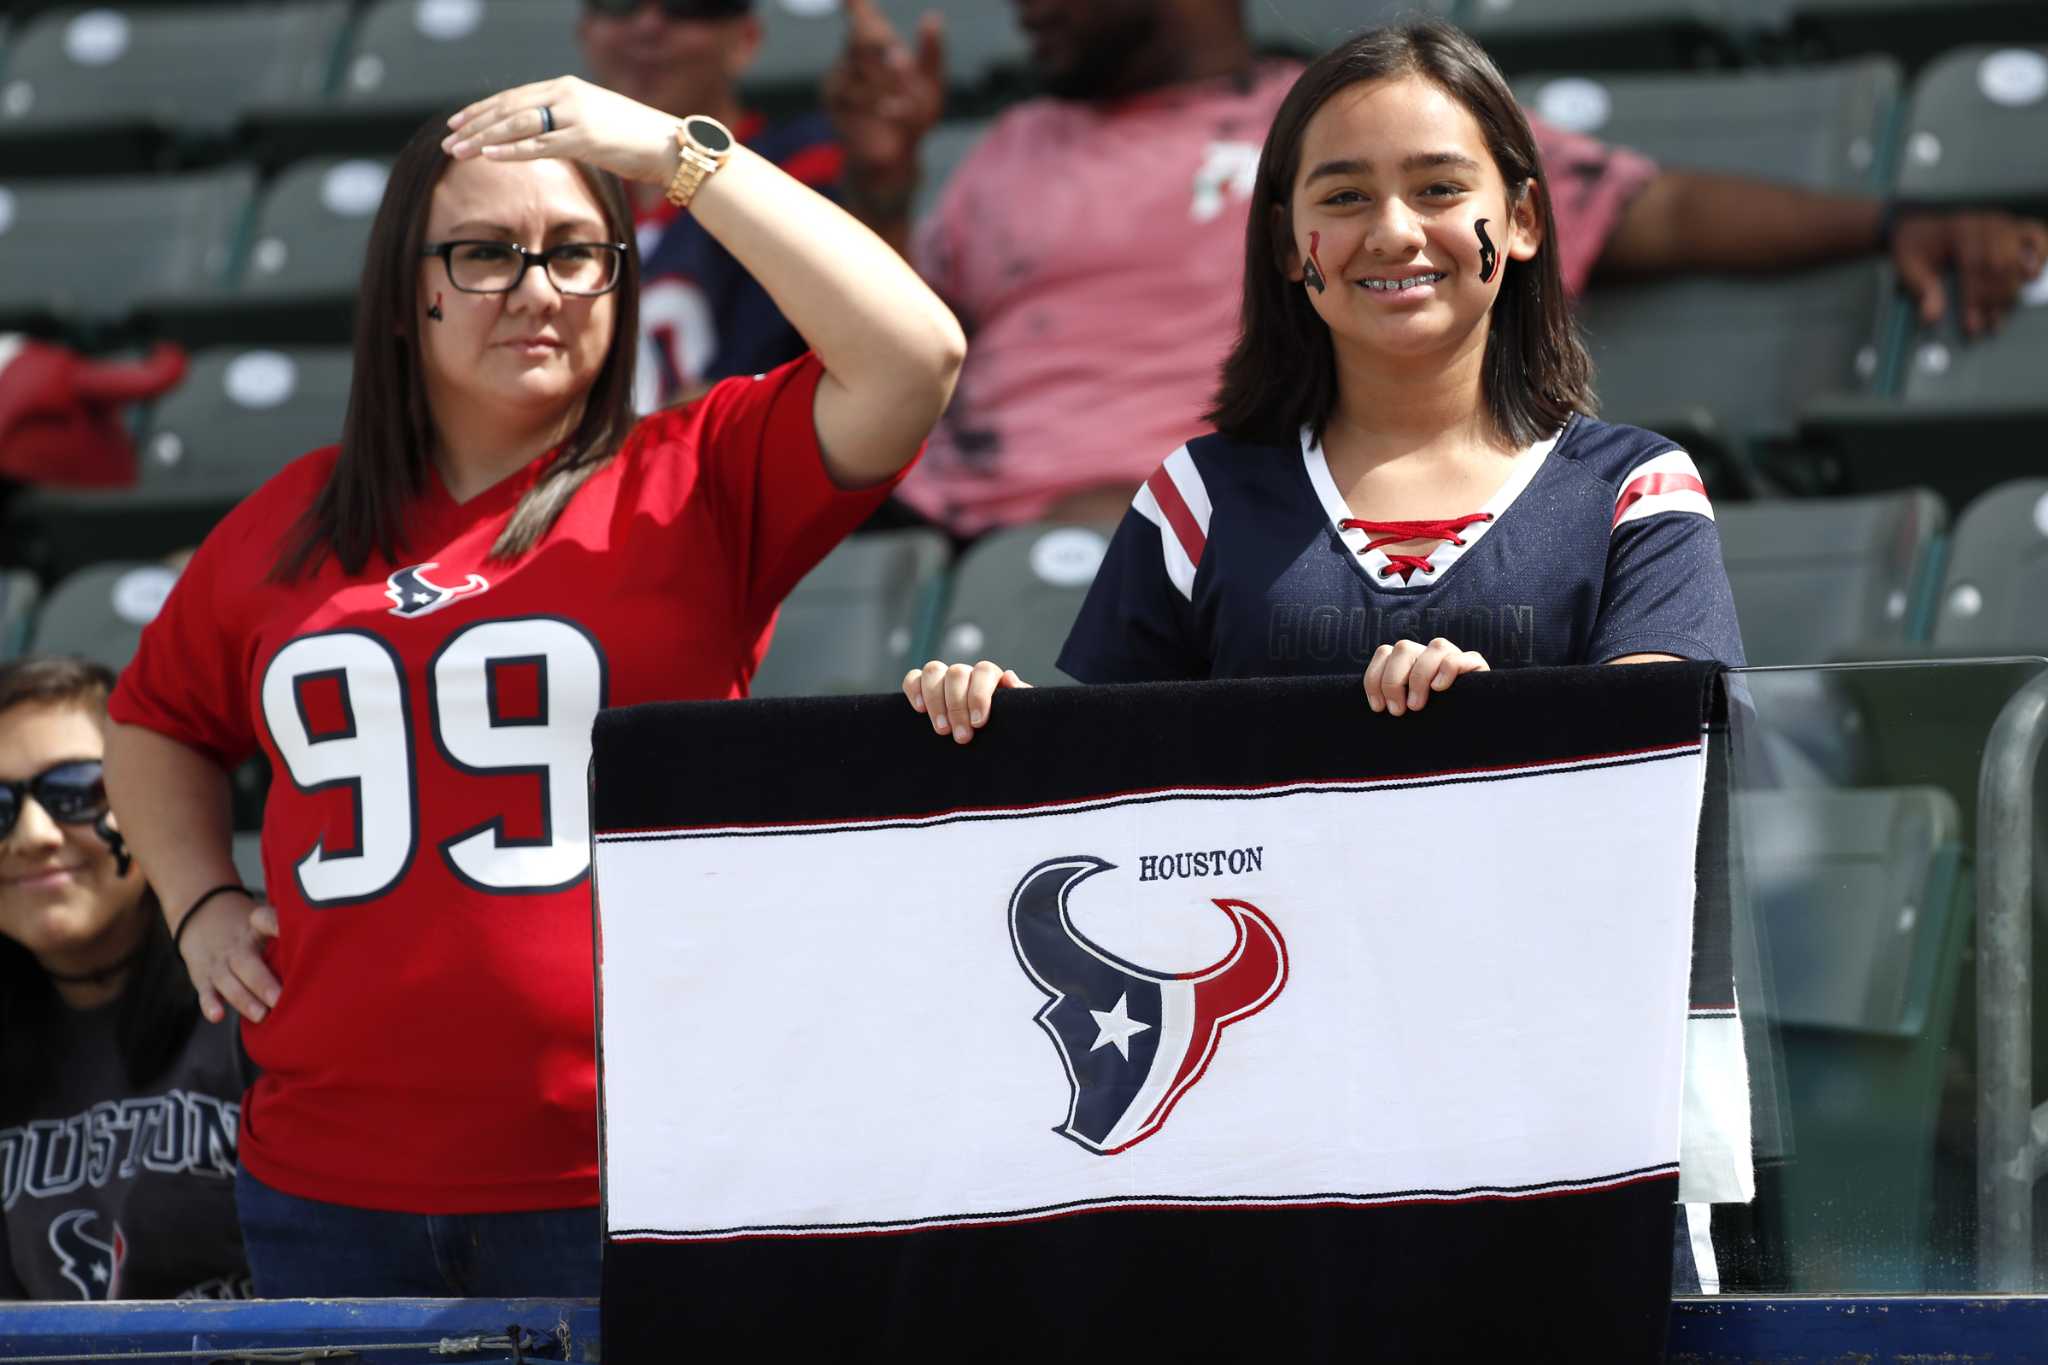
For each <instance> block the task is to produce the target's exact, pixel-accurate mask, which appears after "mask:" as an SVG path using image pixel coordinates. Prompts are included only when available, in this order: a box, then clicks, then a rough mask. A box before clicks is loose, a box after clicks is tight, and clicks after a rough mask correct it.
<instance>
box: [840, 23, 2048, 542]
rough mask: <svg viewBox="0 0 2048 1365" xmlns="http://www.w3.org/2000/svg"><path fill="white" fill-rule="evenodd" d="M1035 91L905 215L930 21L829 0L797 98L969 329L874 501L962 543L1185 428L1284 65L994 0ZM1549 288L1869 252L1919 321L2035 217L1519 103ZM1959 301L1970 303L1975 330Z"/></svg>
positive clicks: (858, 198)
mask: <svg viewBox="0 0 2048 1365" xmlns="http://www.w3.org/2000/svg"><path fill="white" fill-rule="evenodd" d="M1011 8H1012V9H1013V10H1014V11H1015V12H1016V15H1017V18H1018V21H1019V22H1020V24H1021V25H1022V26H1023V28H1024V30H1025V32H1026V33H1027V34H1028V35H1029V38H1030V41H1031V58H1032V63H1033V66H1034V67H1035V68H1036V70H1037V73H1038V75H1039V77H1040V80H1041V83H1042V84H1043V85H1044V87H1045V88H1046V89H1047V90H1048V91H1049V92H1050V93H1049V95H1048V96H1047V97H1043V98H1038V99H1033V100H1028V101H1026V102H1024V103H1022V104H1019V105H1016V106H1015V107H1013V108H1011V109H1010V110H1008V111H1007V112H1006V113H1004V115H1003V116H1002V117H1001V118H1000V119H999V120H997V122H996V124H995V126H994V127H993V128H992V129H991V130H990V132H989V134H988V136H987V137H986V138H984V139H983V140H982V141H981V142H980V143H979V144H978V145H977V146H976V147H975V148H974V149H973V150H972V151H971V152H970V153H969V154H968V156H967V157H966V159H965V160H964V161H963V162H962V163H961V164H960V166H959V168H958V169H957V170H956V171H955V172H954V173H953V176H952V178H951V180H950V181H949V182H948V183H947V185H946V187H945V190H944V192H943V194H942V196H941V198H940V199H939V201H938V204H937V206H936V208H935V209H934V210H933V211H932V213H931V214H930V215H929V216H928V217H927V218H926V219H925V221H923V222H922V223H920V224H918V225H917V227H916V229H915V231H914V232H913V230H912V228H911V224H910V222H909V205H910V202H911V198H912V195H913V193H914V192H915V189H916V186H917V180H918V148H919V144H920V142H921V140H922V138H923V136H924V134H925V133H926V132H927V131H928V130H929V129H930V128H931V126H932V125H933V124H934V123H935V122H936V121H937V120H938V116H939V111H940V105H941V102H942V96H943V92H944V88H945V81H944V59H943V53H942V51H941V47H940V35H939V32H938V28H937V25H936V23H935V22H934V21H933V20H932V18H930V17H929V16H928V17H927V19H926V21H925V23H924V25H923V27H922V30H921V32H920V34H919V35H918V40H917V47H916V50H915V51H914V52H913V51H912V50H911V48H910V47H909V46H908V45H906V44H905V43H903V42H902V41H901V40H900V39H899V38H898V36H897V35H896V33H895V32H894V31H893V30H892V29H891V28H890V26H889V24H888V21H887V20H885V19H884V18H882V16H881V15H880V13H879V12H878V11H877V10H876V9H875V8H874V5H873V3H872V0H848V6H847V9H848V18H849V42H848V47H847V50H846V53H845V54H844V56H843V57H842V58H841V60H840V62H839V63H838V65H837V66H835V68H834V69H833V71H832V72H831V73H830V74H829V75H828V76H827V79H826V83H825V102H826V106H827V108H828V110H829V111H830V113H831V114H832V116H833V120H834V122H835V123H836V124H837V126H838V128H839V132H840V138H841V141H842V143H843V144H844V146H845V149H846V155H847V162H846V182H845V187H846V202H847V205H848V207H849V208H851V209H852V210H853V211H854V212H855V213H857V214H859V215H860V216H861V217H862V218H863V219H865V220H866V221H867V222H868V224H869V225H870V226H871V227H873V228H874V229H875V230H876V231H878V232H879V233H881V234H882V235H883V236H884V237H886V238H888V239H889V240H890V241H892V242H893V243H895V244H896V245H897V247H898V249H899V250H904V251H905V252H906V254H908V255H909V256H910V257H911V259H912V260H913V261H914V262H915V263H916V264H917V267H918V269H919V271H920V272H921V273H922V274H923V275H924V276H925V278H926V279H927V280H928V281H930V282H931V284H932V285H933V287H934V288H936V289H937V290H938V292H939V293H940V294H941V295H942V296H943V297H944V298H945V299H946V301H947V302H948V303H949V304H950V305H952V307H953V309H954V311H955V312H956V313H957V314H958V315H959V317H960V320H961V322H962V323H963V324H964V325H965V326H966V328H967V331H968V335H969V337H970V338H971V339H972V341H971V345H970V350H969V356H968V361H967V365H966V367H965V369H964V370H963V371H962V372H961V376H960V384H959V387H958V389H957V390H956V392H955V394H954V398H953V404H952V407H951V409H950V410H949V411H948V413H947V415H946V417H945V418H944V420H943V421H942V422H941V423H940V425H939V427H938V429H937V430H936V431H935V432H934V433H933V434H932V439H931V443H930V446H929V447H928V449H927V453H926V455H925V458H924V460H923V461H922V462H921V463H920V464H919V466H918V467H917V468H916V469H915V470H913V471H912V473H911V475H910V477H909V479H907V480H906V481H905V482H904V484H903V486H902V489H901V497H902V498H903V500H904V501H905V502H907V503H908V504H909V505H910V506H911V507H912V508H913V509H914V510H915V511H916V512H917V513H919V514H920V515H922V516H924V517H926V518H929V519H930V520H932V521H935V522H938V523H939V524H941V525H943V526H945V527H947V528H948V529H949V530H951V531H952V532H953V533H954V534H956V535H960V536H971V535H977V534H980V533H981V532H983V531H986V530H990V529H992V528H995V527H999V526H1006V525H1011V524H1014V523H1016V522H1020V521H1028V520H1032V519H1034V518H1040V517H1058V518H1072V519H1076V520H1106V519H1109V518H1112V517H1114V516H1116V515H1118V514H1119V513H1120V512H1121V511H1122V509H1123V507H1124V505H1125V504H1126V503H1128V502H1129V500H1130V495H1131V490H1132V489H1133V488H1135V487H1136V486H1137V485H1138V484H1139V483H1140V482H1142V481H1143V480H1144V478H1145V477H1146V475H1148V474H1149V473H1150V472H1151V471H1152V470H1153V469H1154V468H1155V467H1157V465H1158V463H1159V461H1160V460H1161V459H1163V458H1164V457H1165V456H1166V455H1167V454H1168V453H1170V452H1171V451H1172V450H1173V449H1174V448H1175V447H1176V446H1178V445H1179V444H1180V443H1181V442H1183V441H1185V440H1187V439H1188V438H1189V437H1190V436H1193V435H1196V434H1198V433H1199V432H1201V431H1203V430H1204V429H1205V426H1204V424H1203V422H1202V420H1201V415H1200V414H1201V413H1202V412H1203V411H1204V410H1205V409H1206V408H1207V407H1208V405H1209V402H1210V400H1211V398H1212V397H1213V396H1214V390H1215V386H1216V376H1217V367H1218V365H1219V364H1220V362H1221V360H1222V358H1223V355H1224V353H1225V352H1226V351H1227V350H1228V349H1229V346H1230V343H1231V341H1232V339H1233V338H1234V336H1235V335H1236V329H1237V309H1238V302H1239V281H1240V278H1241V273H1242V270H1243V264H1244V262H1243V253H1244V211H1245V204H1246V201H1247V199H1248V197H1249V194H1250V191H1251V188H1252V184H1253V178H1254V175H1255V173H1256V171H1257V168H1258V159H1259V149H1260V146H1261V144H1262V143H1263V142H1264V140H1265V135H1266V129H1267V126H1268V125H1269V124H1270V123H1271V121H1272V116H1273V113H1274V111H1275V110H1276V109H1277V108H1278V107H1279V104H1280V101H1281V98H1282V97H1283V96H1284V95H1285V94H1286V92H1287V89H1288V87H1289V86H1290V85H1291V84H1292V83H1293V81H1294V77H1295V75H1296V74H1297V73H1298V71H1299V70H1300V68H1299V66H1298V65H1296V64H1294V63H1292V62H1284V61H1261V60H1260V59H1258V58H1257V57H1256V55H1255V54H1254V52H1253V50H1252V47H1251V44H1250V42H1249V40H1248V38H1247V36H1246V32H1245V27H1244V19H1243V12H1242V5H1241V0H1011ZM1531 124H1532V126H1533V127H1534V129H1535V132H1536V137H1537V142H1538V144H1539V149H1540V151H1541V153H1542V157H1543V164H1544V166H1545V168H1546V170H1547V172H1548V174H1549V184H1548V186H1547V187H1546V188H1547V189H1548V191H1549V193H1550V195H1551V208H1552V211H1553V213H1554V214H1555V216H1556V219H1557V226H1558V239H1559V244H1560V247H1561V253H1562V264H1563V268H1564V276H1565V287H1566V288H1567V289H1568V290H1570V291H1571V292H1573V293H1575V294H1576V293H1577V292H1579V291H1580V290H1581V289H1583V288H1584V286H1585V284H1586V281H1587V279H1588V277H1589V276H1590V275H1591V274H1592V273H1593V271H1594V268H1595V266H1596V264H1597V265H1598V267H1599V268H1600V270H1601V271H1603V272H1614V273H1624V272H1625V273H1631V274H1651V273H1660V272H1675V271H1680V270H1714V269H1722V270H1728V269H1763V268H1783V267H1786V266H1792V265H1799V264H1806V263H1811V262H1816V261H1823V260H1829V259H1834V258H1837V257H1843V256H1850V255H1855V254H1860V253H1864V252H1870V251H1874V250H1877V249H1879V247H1880V246H1881V245H1883V244H1885V242H1884V239H1885V237H1886V233H1887V230H1888V229H1889V248H1890V251H1891V254H1892V258H1893V261H1894V264H1895V265H1896V266H1897V268H1898V271H1899V276H1900V278H1901V279H1902V280H1903V281H1905V282H1906V283H1907V285H1908V287H1909V288H1911V290H1912V291H1913V293H1914V294H1915V296H1916V298H1917V300H1918V302H1919V304H1920V308H1921V312H1922V314H1923V316H1925V317H1928V318H1929V319H1930V320H1931V319H1932V318H1935V317H1938V316H1939V315H1940V312H1941V309H1942V307H1943V292H1942V291H1943V286H1942V283H1941V276H1942V274H1943V272H1944V271H1946V270H1947V269H1948V268H1949V267H1950V266H1951V265H1960V266H1962V267H1963V288H1964V293H1965V302H1966V304H1967V305H1968V307H1969V319H1970V321H1971V323H1972V325H1973V329H1974V328H1975V327H1976V326H1980V325H1988V323H1989V322H1990V321H1991V320H1993V319H1995V317H1996V316H1997V315H1998V314H2000V313H2002V312H2003V311H2004V310H2005V309H2007V308H2009V307H2010V306H2011V305H2012V302H2013V299H2014V297H2015V296H2016V295H2017V293H2018V291H2019V288H2020V286H2021V285H2022V284H2023V283H2024V282H2025V281H2026V280H2027V279H2029V278H2031V277H2032V275H2033V274H2034V273H2035V272H2036V271H2038V270H2039V269H2040V267H2041V264H2042V262H2043V260H2044V259H2048V227H2044V226H2043V225H2042V224H2039V223H2034V222H2030V221H2026V220H2021V219H2017V218H2013V217H2010V216H2008V215H2004V214H1992V213H1982V214H1931V213H1930V214H1919V215H1913V216H1910V217H1902V218H1900V219H1899V220H1898V221H1897V222H1896V223H1894V224H1887V223H1886V222H1885V220H1884V212H1883V207H1882V205H1880V204H1879V203H1878V202H1877V201H1875V200H1867V199H1854V198H1846V197H1843V196H1839V195H1828V194H1818V193H1814V192H1811V191H1806V190H1799V189H1792V188H1788V187H1784V186H1778V185H1771V184H1767V183H1764V182H1761V181H1754V180H1748V179H1744V178H1741V177H1732V176H1721V175H1709V174H1703V173H1695V172H1685V171H1669V170H1663V169H1661V168H1660V167H1658V166H1657V165H1656V164H1655V163H1653V162H1651V161H1650V160H1648V159H1647V158H1645V157H1643V156H1640V155H1638V154H1636V153H1634V152H1630V151H1627V150H1625V149H1622V148H1618V147H1610V146H1607V145H1605V144H1603V143H1600V142H1597V141H1595V140H1593V139H1591V138H1588V137H1583V136H1580V135H1578V134H1574V133H1569V132H1566V131H1564V130H1563V129H1560V128H1556V127H1552V126H1548V125H1545V124H1544V123H1542V122H1541V121H1540V120H1536V119H1532V120H1531ZM1980 319H1981V322H1980Z"/></svg>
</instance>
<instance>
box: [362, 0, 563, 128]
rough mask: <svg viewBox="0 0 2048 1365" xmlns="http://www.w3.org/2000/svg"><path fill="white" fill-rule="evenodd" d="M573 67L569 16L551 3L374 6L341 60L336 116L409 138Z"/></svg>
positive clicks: (438, 1) (510, 0) (431, 0)
mask: <svg viewBox="0 0 2048 1365" xmlns="http://www.w3.org/2000/svg"><path fill="white" fill-rule="evenodd" d="M582 64H583V63H582V58H581V56H580V54H579V53H578V52H577V48H576V10H575V8H574V7H573V6H570V5H565V4H561V3H559V0H489V2H488V3H486V2H485V0H376V3H374V4H372V5H371V6H370V7H369V8H368V9H367V10H366V11H364V13H363V15H362V17H361V18H360V19H359V20H358V21H357V25H356V30H355V35H354V38H353V40H352V41H351V42H350V43H349V45H348V53H347V55H346V56H345V57H344V58H343V59H342V62H341V73H340V80H339V83H338V84H337V85H336V87H335V96H334V99H335V105H336V110H335V112H336V115H337V117H341V118H347V117H349V116H357V117H361V116H364V115H370V114H375V115H380V116H385V117H388V118H390V119H392V120H395V121H396V123H397V124H398V125H399V126H403V127H405V128H407V129H408V130H409V129H410V128H411V127H412V126H413V125H416V124H417V123H419V122H421V121H423V120H424V119H426V118H428V117H430V116H432V115H436V114H439V115H442V116H444V117H445V116H446V115H448V114H452V113H454V112H455V111H456V110H457V109H459V108H461V107H462V106H463V105H465V104H467V103H469V102H470V101H471V100H473V99H477V98H479V97H481V96H484V95H488V94H492V93H493V92H495V91H498V90H502V89H504V88H506V87H507V86H513V85H522V84H525V83H526V82H528V81H538V80H546V79H548V78H549V77H552V76H563V75H573V74H576V73H577V72H578V71H580V70H581V68H582Z"/></svg>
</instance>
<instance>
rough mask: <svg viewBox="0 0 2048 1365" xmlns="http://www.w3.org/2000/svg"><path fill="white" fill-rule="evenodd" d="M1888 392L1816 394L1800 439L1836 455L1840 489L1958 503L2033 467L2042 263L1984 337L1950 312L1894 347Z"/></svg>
mask: <svg viewBox="0 0 2048 1365" xmlns="http://www.w3.org/2000/svg"><path fill="white" fill-rule="evenodd" d="M1904 352H1905V353H1904V361H1903V365H1902V374H1901V375H1900V378H1899V382H1898V386H1897V392H1896V393H1895V394H1891V395H1871V396H1865V395H1845V396H1834V397H1823V398H1821V399H1818V400H1816V401H1815V402H1813V403H1812V404H1810V405H1809V406H1808V407H1807V409H1806V411H1805V413H1804V414H1803V415H1802V422H1801V426H1802V428H1803V431H1804V434H1805V438H1806V440H1807V441H1808V442H1809V443H1811V444H1814V445H1821V446H1827V447H1830V448H1833V449H1835V450H1837V451H1839V452H1840V460H1841V464H1842V467H1843V469H1844V471H1845V474H1846V476H1847V478H1848V480H1849V482H1850V486H1852V487H1856V488H1864V489H1878V488H1891V487H1899V486H1902V485H1909V484H1915V483H1926V484H1929V485H1931V486H1933V487H1934V488H1935V489H1936V490H1937V491H1939V492H1940V493H1941V495H1942V496H1943V497H1945V498H1947V499H1948V501H1949V502H1950V504H1951V505H1952V506H1957V507H1960V506H1962V505H1963V504H1965V503H1967V502H1969V501H1970V500H1971V499H1973V498H1975V497H1977V496H1978V495H1979V494H1981V493H1983V492H1984V491H1985V490H1987V489H1989V488H1992V487H1994V486H1996V485H1997V484H1999V483H2002V482H2004V481H2006V480H2008V479H2016V478H2023V477H2026V476H2028V475H2030V474H2034V473H2036V472H2038V471H2039V470H2040V469H2041V468H2042V467H2043V459H2042V445H2043V437H2044V434H2048V387H2044V386H2043V384H2042V376H2043V374H2044V373H2048V369H2044V357H2048V268H2044V269H2043V271H2042V272H2041V274H2040V276H2039V277H2037V278H2036V279H2035V280H2034V281H2033V283H2032V284H2030V285H2028V286H2027V287H2026V288H2025V289H2024V290H2023V291H2022V292H2021V296H2020V304H2019V306H2018V307H2017V308H2015V309H2014V310H2013V312H2012V313H2011V314H2010V315H2008V317H2007V318H2006V320H2005V323H2004V324H2003V326H2001V327H2000V328H1999V329H1998V331H1997V332H1995V333H1993V334H1992V335H1990V336H1984V337H1979V338H1977V339H1975V340H1972V341H1965V340H1964V339H1963V337H1962V334H1961V330H1960V328H1959V327H1958V325H1957V323H1956V320H1955V318H1954V316H1953V309H1951V316H1950V317H1948V318H1947V319H1945V320H1943V321H1942V322H1941V323H1939V324H1937V325H1936V326H1934V327H1931V328H1925V329H1922V330H1921V331H1920V332H1919V333H1918V334H1917V335H1916V336H1915V337H1913V338H1912V339H1911V340H1910V341H1909V342H1908V343H1907V344H1906V345H1905V347H1904Z"/></svg>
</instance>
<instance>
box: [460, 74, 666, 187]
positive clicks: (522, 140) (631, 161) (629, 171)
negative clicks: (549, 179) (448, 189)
mask: <svg viewBox="0 0 2048 1365" xmlns="http://www.w3.org/2000/svg"><path fill="white" fill-rule="evenodd" d="M542 110H546V111H547V112H546V113H545V114H543V113H542ZM677 122H678V120H677V119H675V118H673V117H671V116H670V115H668V114H664V113H663V112H661V110H659V109H654V108H650V107H649V106H647V105H644V104H641V103H639V102H638V101H637V100H629V99H627V98H626V97H625V96H624V95H621V94H618V93H616V92H615V91H611V90H606V89H605V88H603V87H602V86H597V85H592V84H591V83H590V82H589V81H586V80H583V79H581V78H580V77H577V76H557V77H555V78H554V79H553V80H549V81H535V82H534V83H533V84H531V85H516V86H514V87H512V88H511V89H510V90H501V91H499V92H498V93H497V94H495V95H491V96H489V97H488V98H485V99H480V100H478V101H477V102H476V103H475V104H472V105H469V106H468V107H467V108H465V109H463V110H462V111H461V112H460V113H458V114H456V115H455V117H453V118H451V119H449V120H448V127H449V129H450V130H451V131H450V132H449V134H448V136H447V137H446V138H444V139H442V141H441V148H442V150H443V151H445V152H447V153H448V155H450V156H452V157H454V158H455V159H456V160H457V161H463V160H467V159H468V158H470V157H476V156H482V157H486V158H488V159H490V160H492V161H534V160H537V159H539V158H541V157H573V158H574V159H575V160H577V161H581V162H585V163H587V164H589V165H592V166H596V167H598V168H600V169H602V170H607V171H610V172H612V173H613V174H614V175H618V176H622V177H624V178H625V179H627V180H644V181H646V182H648V183H649V184H655V185H665V184H667V183H668V181H669V179H670V178H671V177H672V176H673V175H674V174H675V169H676V156H677V152H676V125H677Z"/></svg>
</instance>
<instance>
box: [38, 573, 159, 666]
mask: <svg viewBox="0 0 2048 1365" xmlns="http://www.w3.org/2000/svg"><path fill="white" fill-rule="evenodd" d="M177 581H178V575H177V573H176V572H175V571H173V570H171V569H168V568H165V567H164V566H163V565H161V564H150V563H142V562H138V561H134V560H119V561H109V562H106V563H100V564H94V565H92V566H91V567H89V568H85V569H81V570H79V571H78V572H77V573H74V574H72V575H70V576H69V577H68V578H66V579H65V580H64V581H63V582H61V583H59V584H58V585H57V586H56V588H55V589H53V590H52V591H51V593H50V595H49V597H48V599H46V600H45V601H44V603H43V609H42V612H41V613H40V615H39V616H38V618H37V621H36V630H35V635H34V638H33V641H32V643H31V648H32V649H33V650H34V652H35V653H37V654H76V655H79V656H81V657H83V658H87V659H92V660H95V661H97V662H99V663H103V664H105V665H106V666H107V667H108V668H111V669H115V670H116V671H118V670H120V669H122V668H126V667H127V666H128V661H129V660H130V659H132V658H134V657H135V648H136V645H137V644H139V643H140V642H141V639H142V628H143V627H144V626H146V625H148V624H149V623H150V622H151V621H153V620H155V619H156V614H157V612H158V611H159V610H161V609H162V608H163V604H164V599H165V598H166V597H168V596H169V595H170V591H171V585H172V584H173V583H176V582H177Z"/></svg>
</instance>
